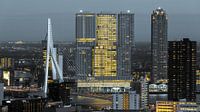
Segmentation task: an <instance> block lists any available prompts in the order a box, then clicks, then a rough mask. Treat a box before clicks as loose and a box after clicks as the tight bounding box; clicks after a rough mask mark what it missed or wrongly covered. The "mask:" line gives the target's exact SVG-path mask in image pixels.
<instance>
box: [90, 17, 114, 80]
mask: <svg viewBox="0 0 200 112" xmlns="http://www.w3.org/2000/svg"><path fill="white" fill-rule="evenodd" d="M116 42H117V15H116V14H111V13H99V14H97V16H96V46H95V48H94V50H93V66H92V69H93V75H94V76H95V77H107V76H111V77H113V76H117V48H116V47H117V46H116Z"/></svg>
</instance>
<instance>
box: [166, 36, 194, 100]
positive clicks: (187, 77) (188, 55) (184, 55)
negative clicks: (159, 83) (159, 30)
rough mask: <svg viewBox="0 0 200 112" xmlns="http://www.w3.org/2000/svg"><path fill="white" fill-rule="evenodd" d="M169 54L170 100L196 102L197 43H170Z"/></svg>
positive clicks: (187, 40)
mask: <svg viewBox="0 0 200 112" xmlns="http://www.w3.org/2000/svg"><path fill="white" fill-rule="evenodd" d="M168 53H169V57H168V65H169V66H168V88H169V89H168V99H169V100H171V101H178V100H179V99H186V100H187V101H195V85H196V42H195V41H190V40H189V39H188V38H184V39H183V40H181V41H169V47H168Z"/></svg>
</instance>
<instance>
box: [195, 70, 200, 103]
mask: <svg viewBox="0 0 200 112" xmlns="http://www.w3.org/2000/svg"><path fill="white" fill-rule="evenodd" d="M196 102H197V103H199V104H200V70H196Z"/></svg>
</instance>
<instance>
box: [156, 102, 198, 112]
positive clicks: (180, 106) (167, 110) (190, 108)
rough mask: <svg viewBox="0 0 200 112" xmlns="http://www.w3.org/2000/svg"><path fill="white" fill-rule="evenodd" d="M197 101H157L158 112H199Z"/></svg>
mask: <svg viewBox="0 0 200 112" xmlns="http://www.w3.org/2000/svg"><path fill="white" fill-rule="evenodd" d="M199 111H200V110H199V105H197V103H195V102H173V101H157V102H156V112H199Z"/></svg>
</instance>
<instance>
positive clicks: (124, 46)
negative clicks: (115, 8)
mask: <svg viewBox="0 0 200 112" xmlns="http://www.w3.org/2000/svg"><path fill="white" fill-rule="evenodd" d="M133 47H134V14H133V13H130V11H127V12H121V13H119V14H118V39H117V75H118V77H124V78H130V76H131V64H132V62H131V60H132V59H131V55H132V53H133V52H132V51H133Z"/></svg>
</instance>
